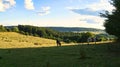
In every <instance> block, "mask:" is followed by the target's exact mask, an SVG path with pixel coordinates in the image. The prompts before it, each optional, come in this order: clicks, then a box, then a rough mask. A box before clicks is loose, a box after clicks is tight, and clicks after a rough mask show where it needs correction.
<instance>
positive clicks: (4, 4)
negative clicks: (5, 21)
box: [0, 0, 16, 12]
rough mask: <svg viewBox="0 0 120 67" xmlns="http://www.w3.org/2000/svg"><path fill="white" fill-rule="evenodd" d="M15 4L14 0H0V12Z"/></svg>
mask: <svg viewBox="0 0 120 67" xmlns="http://www.w3.org/2000/svg"><path fill="white" fill-rule="evenodd" d="M15 4H16V2H15V0H0V12H4V11H6V10H7V9H10V8H12V7H14V6H15Z"/></svg>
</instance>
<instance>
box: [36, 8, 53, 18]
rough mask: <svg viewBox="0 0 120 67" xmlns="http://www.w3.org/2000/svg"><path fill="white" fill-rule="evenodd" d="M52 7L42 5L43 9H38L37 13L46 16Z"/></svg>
mask: <svg viewBox="0 0 120 67" xmlns="http://www.w3.org/2000/svg"><path fill="white" fill-rule="evenodd" d="M50 9H51V7H49V6H46V7H42V10H40V11H38V12H37V14H38V15H40V16H44V15H47V14H49V13H50Z"/></svg>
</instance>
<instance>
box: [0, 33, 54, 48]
mask: <svg viewBox="0 0 120 67" xmlns="http://www.w3.org/2000/svg"><path fill="white" fill-rule="evenodd" d="M55 45H56V44H55V41H54V40H51V39H45V38H40V37H33V36H26V35H22V34H19V33H15V32H0V48H25V47H44V46H55Z"/></svg>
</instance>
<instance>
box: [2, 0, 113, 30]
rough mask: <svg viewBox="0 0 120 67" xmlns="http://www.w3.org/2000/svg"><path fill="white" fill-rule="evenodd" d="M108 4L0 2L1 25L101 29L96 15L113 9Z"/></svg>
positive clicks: (90, 0) (102, 0)
mask: <svg viewBox="0 0 120 67" xmlns="http://www.w3.org/2000/svg"><path fill="white" fill-rule="evenodd" d="M108 1H109V0H0V24H1V25H18V24H23V25H35V26H56V27H57V26H62V27H88V28H89V27H90V28H100V29H104V27H103V23H104V18H101V17H99V13H100V12H103V11H104V10H109V11H112V9H114V7H113V6H112V5H110V4H109V2H108Z"/></svg>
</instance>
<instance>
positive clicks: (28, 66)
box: [0, 44, 120, 67]
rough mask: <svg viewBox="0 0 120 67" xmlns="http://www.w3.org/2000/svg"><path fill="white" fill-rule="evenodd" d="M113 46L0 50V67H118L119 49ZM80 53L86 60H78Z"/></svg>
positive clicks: (119, 60)
mask: <svg viewBox="0 0 120 67" xmlns="http://www.w3.org/2000/svg"><path fill="white" fill-rule="evenodd" d="M113 46H115V45H112V46H110V48H112V51H111V50H110V48H108V45H103V44H102V45H76V46H62V47H42V48H16V49H0V67H120V49H119V48H118V50H116V47H113ZM114 48H115V49H114ZM81 52H82V53H83V54H84V55H85V56H86V58H83V59H80V56H81Z"/></svg>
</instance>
